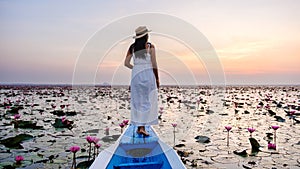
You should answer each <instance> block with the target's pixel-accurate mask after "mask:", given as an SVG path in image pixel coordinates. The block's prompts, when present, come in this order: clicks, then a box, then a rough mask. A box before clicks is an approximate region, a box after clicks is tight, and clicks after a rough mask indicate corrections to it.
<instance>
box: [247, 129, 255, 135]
mask: <svg viewBox="0 0 300 169" xmlns="http://www.w3.org/2000/svg"><path fill="white" fill-rule="evenodd" d="M248 131H249V133H250V137H252V133H253V132H254V131H255V128H248Z"/></svg>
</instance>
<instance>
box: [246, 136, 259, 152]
mask: <svg viewBox="0 0 300 169" xmlns="http://www.w3.org/2000/svg"><path fill="white" fill-rule="evenodd" d="M249 141H250V144H251V148H252V153H254V152H258V151H259V148H260V145H259V143H258V141H257V140H256V139H255V138H252V137H251V138H249Z"/></svg>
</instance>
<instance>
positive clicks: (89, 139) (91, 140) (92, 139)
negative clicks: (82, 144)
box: [86, 136, 95, 143]
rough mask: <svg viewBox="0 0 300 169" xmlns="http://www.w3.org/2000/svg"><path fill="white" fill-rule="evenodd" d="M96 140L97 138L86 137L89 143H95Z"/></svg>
mask: <svg viewBox="0 0 300 169" xmlns="http://www.w3.org/2000/svg"><path fill="white" fill-rule="evenodd" d="M94 139H95V137H93V136H87V137H86V141H87V142H88V143H93V142H94Z"/></svg>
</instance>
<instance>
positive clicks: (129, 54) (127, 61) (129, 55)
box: [124, 48, 133, 69]
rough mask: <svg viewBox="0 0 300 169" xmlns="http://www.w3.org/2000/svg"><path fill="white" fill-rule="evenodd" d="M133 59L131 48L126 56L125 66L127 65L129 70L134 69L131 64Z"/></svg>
mask: <svg viewBox="0 0 300 169" xmlns="http://www.w3.org/2000/svg"><path fill="white" fill-rule="evenodd" d="M131 57H132V54H131V52H130V48H129V49H128V51H127V54H126V58H125V61H124V65H125V66H126V67H128V68H129V69H132V68H133V65H132V64H130V60H131Z"/></svg>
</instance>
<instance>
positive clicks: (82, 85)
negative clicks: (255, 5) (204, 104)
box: [0, 83, 300, 87]
mask: <svg viewBox="0 0 300 169" xmlns="http://www.w3.org/2000/svg"><path fill="white" fill-rule="evenodd" d="M5 86H6V87H9V86H10V87H129V85H125V84H114V85H109V84H95V85H93V84H35V83H0V87H5ZM210 86H216V87H218V86H222V87H223V86H226V87H235V86H236V87H259V86H262V87H272V86H274V87H275V86H276V87H280V86H282V87H288V86H293V87H295V86H297V87H298V86H300V84H225V85H209V84H199V85H173V84H166V85H161V87H210Z"/></svg>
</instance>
